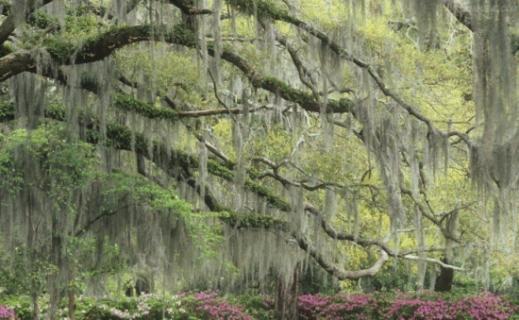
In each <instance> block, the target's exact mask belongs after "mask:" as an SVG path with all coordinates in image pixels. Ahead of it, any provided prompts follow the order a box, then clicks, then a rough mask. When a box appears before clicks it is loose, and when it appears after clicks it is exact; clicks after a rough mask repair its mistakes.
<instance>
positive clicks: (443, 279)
mask: <svg viewBox="0 0 519 320" xmlns="http://www.w3.org/2000/svg"><path fill="white" fill-rule="evenodd" d="M442 261H443V262H445V263H447V264H448V263H449V259H447V258H443V259H442ZM453 280H454V270H452V269H450V268H444V267H441V269H440V275H438V277H437V278H436V283H435V285H434V291H437V292H446V291H450V290H451V289H452V281H453Z"/></svg>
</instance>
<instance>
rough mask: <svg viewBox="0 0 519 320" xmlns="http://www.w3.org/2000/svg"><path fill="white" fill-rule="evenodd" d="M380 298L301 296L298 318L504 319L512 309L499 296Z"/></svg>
mask: <svg viewBox="0 0 519 320" xmlns="http://www.w3.org/2000/svg"><path fill="white" fill-rule="evenodd" d="M386 298H387V297H383V296H380V297H379V296H370V295H349V296H348V295H345V296H322V295H318V294H317V295H309V294H306V295H302V296H300V297H299V300H298V309H299V313H300V317H301V319H305V320H317V319H323V320H344V319H360V320H362V319H384V320H458V319H473V320H506V319H510V317H511V316H512V315H513V313H514V311H515V310H514V309H515V308H514V307H512V305H511V304H509V303H508V302H506V301H505V300H503V299H502V298H501V297H499V296H496V295H492V294H484V295H480V296H472V297H466V298H463V299H460V300H456V301H448V300H444V299H442V298H441V296H423V297H410V296H404V295H401V296H398V297H396V298H395V299H393V300H391V301H390V302H389V303H386V301H385V300H384V299H386Z"/></svg>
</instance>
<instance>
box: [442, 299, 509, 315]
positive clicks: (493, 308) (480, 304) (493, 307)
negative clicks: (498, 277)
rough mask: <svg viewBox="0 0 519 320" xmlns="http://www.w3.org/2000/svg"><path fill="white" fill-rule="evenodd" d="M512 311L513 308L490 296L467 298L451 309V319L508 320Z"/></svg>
mask: <svg viewBox="0 0 519 320" xmlns="http://www.w3.org/2000/svg"><path fill="white" fill-rule="evenodd" d="M514 311H515V308H514V307H513V306H512V305H511V304H509V303H508V302H506V301H504V300H503V299H502V298H501V297H499V296H496V295H492V294H484V295H480V296H473V297H467V298H464V299H461V300H459V301H457V302H456V303H455V304H454V305H453V306H452V307H451V314H452V315H453V319H460V318H469V319H475V320H505V319H509V318H510V317H511V315H512V314H513V313H514Z"/></svg>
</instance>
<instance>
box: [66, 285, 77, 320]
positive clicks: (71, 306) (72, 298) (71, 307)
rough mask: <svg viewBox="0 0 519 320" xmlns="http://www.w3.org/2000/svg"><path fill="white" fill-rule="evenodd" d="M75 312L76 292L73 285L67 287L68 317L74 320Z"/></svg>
mask: <svg viewBox="0 0 519 320" xmlns="http://www.w3.org/2000/svg"><path fill="white" fill-rule="evenodd" d="M75 312H76V292H75V290H74V288H73V287H70V286H69V288H68V319H69V320H74V319H75V315H74V313H75Z"/></svg>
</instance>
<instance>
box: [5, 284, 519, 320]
mask: <svg viewBox="0 0 519 320" xmlns="http://www.w3.org/2000/svg"><path fill="white" fill-rule="evenodd" d="M24 301H27V302H24ZM3 303H4V304H6V305H7V307H5V308H6V310H15V311H16V314H17V316H18V318H19V319H21V320H25V319H30V304H29V303H28V300H24V299H22V298H19V299H18V300H16V299H10V300H5V301H4V302H3ZM77 303H78V306H77V310H76V317H77V319H78V320H123V319H131V320H158V319H163V318H164V317H165V318H166V319H172V320H194V319H199V320H213V319H214V320H252V319H255V320H270V319H276V317H275V315H274V310H273V303H272V301H271V299H270V298H269V297H267V296H262V295H239V296H234V297H232V296H220V295H219V294H218V293H216V292H211V291H205V292H196V293H180V294H177V295H168V294H165V295H161V294H155V295H143V296H140V297H136V298H128V297H124V298H122V297H121V298H118V299H114V298H112V299H93V298H87V297H82V298H81V299H79V300H78V301H77ZM0 310H1V309H0ZM64 310H65V309H64V306H63V308H62V309H61V312H64ZM516 311H517V308H516V307H515V306H512V305H511V304H510V303H509V302H508V301H507V300H506V299H505V298H503V297H500V296H497V295H494V294H490V293H485V294H481V295H476V296H466V297H459V298H452V297H450V296H443V295H438V294H430V293H425V294H424V295H420V296H416V295H404V294H387V293H386V294H374V295H369V294H352V295H346V294H343V293H341V294H337V295H333V296H325V295H320V294H313V295H312V294H304V295H301V296H299V298H298V312H299V319H302V320H343V319H344V320H353V319H365V320H430V319H437V320H460V319H466V320H506V319H511V318H512V317H515V316H517V315H518V314H516V313H515V312H516ZM0 319H2V318H0Z"/></svg>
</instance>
